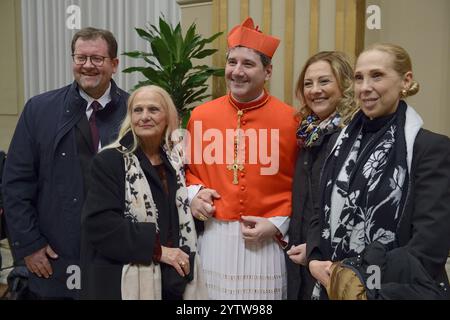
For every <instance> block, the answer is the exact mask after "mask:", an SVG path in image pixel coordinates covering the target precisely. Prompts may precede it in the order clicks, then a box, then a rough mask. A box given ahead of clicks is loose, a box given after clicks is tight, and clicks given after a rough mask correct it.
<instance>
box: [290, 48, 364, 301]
mask: <svg viewBox="0 0 450 320" xmlns="http://www.w3.org/2000/svg"><path fill="white" fill-rule="evenodd" d="M296 94H297V98H298V99H299V100H300V101H301V104H302V108H301V110H300V116H301V117H302V119H303V121H302V122H301V123H300V127H299V129H298V132H297V136H298V142H299V144H300V146H301V149H300V152H299V157H298V159H297V164H296V169H295V177H294V182H293V192H292V209H293V211H292V215H291V220H290V225H289V250H288V251H287V256H286V265H287V272H288V273H287V275H288V281H287V283H288V299H294V300H295V299H310V298H311V293H312V288H313V286H314V282H315V281H314V279H313V278H312V277H311V275H310V273H309V271H308V269H307V268H306V267H305V265H306V243H307V231H308V226H309V221H310V219H311V216H312V215H313V213H314V212H315V211H316V210H317V208H318V197H319V191H318V185H319V177H320V171H321V168H322V164H323V161H324V158H325V155H326V146H327V143H328V140H329V139H330V137H331V135H332V134H333V133H334V132H336V131H338V130H339V129H340V128H341V127H342V126H343V125H344V124H346V123H348V121H349V120H350V118H351V116H352V114H353V113H354V112H355V110H356V106H355V102H354V96H353V70H352V68H351V66H350V64H349V62H348V59H347V57H346V56H345V55H344V54H343V53H341V52H336V51H324V52H319V53H317V54H315V55H313V56H312V57H310V58H309V59H308V61H307V62H306V63H305V65H304V67H303V69H302V72H301V73H300V76H299V78H298V81H297V87H296Z"/></svg>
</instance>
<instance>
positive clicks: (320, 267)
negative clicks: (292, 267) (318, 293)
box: [309, 260, 333, 287]
mask: <svg viewBox="0 0 450 320" xmlns="http://www.w3.org/2000/svg"><path fill="white" fill-rule="evenodd" d="M332 264H333V263H332V262H331V261H319V260H312V261H310V262H309V272H311V275H312V276H313V277H314V278H316V280H318V281H319V282H320V283H321V284H322V285H323V286H324V287H326V286H327V285H328V283H329V282H330V275H331V270H330V268H331V265H332Z"/></svg>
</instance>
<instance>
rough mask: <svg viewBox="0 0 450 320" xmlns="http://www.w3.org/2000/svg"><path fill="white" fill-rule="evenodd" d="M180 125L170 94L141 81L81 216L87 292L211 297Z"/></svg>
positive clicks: (92, 295)
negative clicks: (178, 137) (178, 140)
mask: <svg viewBox="0 0 450 320" xmlns="http://www.w3.org/2000/svg"><path fill="white" fill-rule="evenodd" d="M177 128H178V115H177V111H176V108H175V106H174V104H173V102H172V100H171V98H170V96H169V94H168V93H167V92H166V91H165V90H163V89H162V88H160V87H157V86H146V87H141V88H139V89H138V90H136V91H134V92H133V94H132V95H131V96H130V98H129V100H128V111H127V116H126V118H125V120H124V122H123V124H122V127H121V130H120V133H119V137H118V139H117V140H116V141H115V142H114V143H113V144H111V145H110V146H108V147H106V148H105V150H103V151H102V152H100V153H99V154H98V155H97V156H96V157H95V158H94V160H93V164H92V169H91V176H92V185H91V188H90V190H89V193H88V195H87V199H86V203H85V206H84V210H83V215H82V250H81V260H82V269H81V272H82V288H81V289H82V297H83V298H85V299H182V298H185V299H195V298H205V297H206V288H205V287H204V283H203V281H202V279H201V278H200V277H199V276H201V272H200V270H199V267H200V264H199V258H198V255H196V251H197V249H196V232H195V227H194V222H193V219H192V215H191V212H190V209H189V203H188V198H187V188H186V185H185V180H184V171H183V161H182V152H181V151H182V150H181V149H180V144H175V145H173V143H172V141H171V140H170V138H171V135H172V133H173V132H174V131H175V130H176V129H177Z"/></svg>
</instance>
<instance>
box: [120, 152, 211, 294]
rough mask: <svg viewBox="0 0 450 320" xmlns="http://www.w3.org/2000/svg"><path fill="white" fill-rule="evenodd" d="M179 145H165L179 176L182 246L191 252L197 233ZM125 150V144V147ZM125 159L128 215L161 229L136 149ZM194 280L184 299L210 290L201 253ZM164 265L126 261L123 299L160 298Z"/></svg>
mask: <svg viewBox="0 0 450 320" xmlns="http://www.w3.org/2000/svg"><path fill="white" fill-rule="evenodd" d="M179 146H180V145H179V144H178V145H176V146H175V147H174V149H172V150H171V151H169V149H168V148H167V147H166V146H164V147H163V150H164V152H165V153H166V155H167V159H168V160H169V162H170V164H171V165H172V167H173V168H174V170H175V172H176V176H177V191H176V196H175V199H176V207H177V209H178V219H179V231H180V237H179V238H180V243H179V245H180V247H181V246H184V245H187V246H188V247H189V248H190V250H191V252H197V243H196V241H197V234H196V231H195V226H194V221H193V218H192V214H191V210H190V207H189V201H188V193H187V188H186V183H185V178H184V166H183V153H182V149H181V147H179ZM122 152H125V148H123V147H122ZM123 157H124V160H125V217H126V218H128V219H130V220H131V221H133V222H150V223H154V224H155V225H156V230H158V223H157V222H158V208H157V207H156V204H155V202H154V200H153V196H152V192H151V190H150V186H149V184H148V182H147V180H146V177H145V174H144V171H143V170H142V168H141V166H140V163H139V160H138V158H137V157H136V155H135V154H134V153H123ZM191 268H194V280H192V281H191V282H189V283H188V284H187V286H186V290H185V292H184V295H183V298H184V299H206V298H207V292H206V287H205V283H204V279H203V275H202V272H201V264H200V260H199V256H198V253H197V254H196V255H195V266H191ZM161 290H162V289H161V268H160V266H159V264H155V263H152V264H151V265H136V264H127V265H124V267H123V268H122V299H124V300H160V299H161V297H162V295H161Z"/></svg>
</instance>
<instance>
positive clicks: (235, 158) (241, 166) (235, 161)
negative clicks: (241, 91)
mask: <svg viewBox="0 0 450 320" xmlns="http://www.w3.org/2000/svg"><path fill="white" fill-rule="evenodd" d="M229 101H230V103H231V105H232V106H233V107H234V108H235V109H236V111H237V117H238V119H237V126H236V135H235V137H234V156H233V163H232V164H229V165H228V166H227V169H228V170H232V171H233V184H238V183H239V180H238V172H239V171H240V172H243V171H244V169H245V168H244V164H243V163H240V162H239V156H238V155H239V145H240V140H241V139H240V137H241V130H240V129H241V118H242V116H243V115H244V113H245V112H248V111H250V110H254V109H258V108H260V107H262V106H263V105H265V104H266V103H267V101H269V95H267V97H266V98H265V99H264V100H263V101H262V102H261V103H258V104H257V105H255V106H252V107H248V108H245V109H239V108H238V106H236V104H235V103H234V102H233V100H232V99H231V97H230V98H229ZM244 172H245V171H244Z"/></svg>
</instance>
